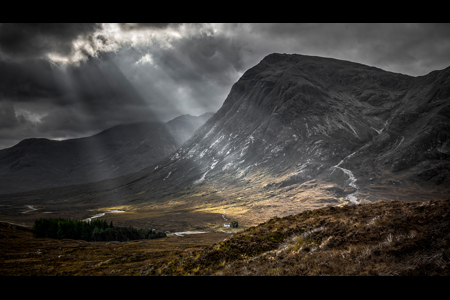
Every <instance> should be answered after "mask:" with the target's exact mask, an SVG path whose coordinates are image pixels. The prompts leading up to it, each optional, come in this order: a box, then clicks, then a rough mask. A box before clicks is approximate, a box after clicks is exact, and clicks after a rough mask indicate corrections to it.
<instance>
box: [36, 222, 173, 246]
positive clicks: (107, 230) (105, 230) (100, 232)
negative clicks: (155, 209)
mask: <svg viewBox="0 0 450 300" xmlns="http://www.w3.org/2000/svg"><path fill="white" fill-rule="evenodd" d="M33 233H34V237H37V238H39V237H44V238H54V239H76V240H86V241H95V242H97V241H122V242H124V241H129V240H141V239H156V238H161V237H165V236H166V234H165V233H164V232H155V231H154V230H145V229H136V228H132V227H115V226H113V224H112V222H111V223H110V224H109V225H108V223H107V222H106V221H105V220H91V221H90V222H85V221H78V220H70V219H63V218H55V219H51V218H41V219H38V220H35V222H34V225H33Z"/></svg>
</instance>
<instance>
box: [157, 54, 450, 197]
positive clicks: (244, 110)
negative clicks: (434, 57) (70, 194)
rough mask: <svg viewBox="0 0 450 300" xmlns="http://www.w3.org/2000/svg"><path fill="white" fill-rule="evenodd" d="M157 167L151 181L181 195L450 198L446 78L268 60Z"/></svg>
mask: <svg viewBox="0 0 450 300" xmlns="http://www.w3.org/2000/svg"><path fill="white" fill-rule="evenodd" d="M160 166H162V167H160V168H158V169H157V170H156V171H155V172H153V173H154V174H155V175H154V177H153V178H155V176H156V178H157V180H159V179H160V177H164V178H165V177H166V176H168V178H167V179H166V182H168V183H170V184H178V185H186V184H191V185H192V184H193V185H195V184H199V183H202V182H204V183H205V184H210V185H214V184H217V185H220V186H227V185H233V184H234V183H237V182H239V181H240V182H243V181H244V182H245V181H247V182H251V184H252V185H260V186H261V187H263V188H266V190H267V189H272V190H273V189H278V190H280V189H281V188H284V187H288V186H291V187H292V188H293V187H297V186H299V185H301V184H303V183H305V182H309V181H311V180H318V181H319V183H320V185H321V186H322V187H323V191H324V192H328V193H332V194H333V195H334V196H335V197H342V196H346V197H347V201H352V202H354V203H359V202H360V201H361V199H366V200H368V201H372V200H376V199H375V197H373V195H374V194H376V192H377V188H379V187H380V186H384V187H387V188H391V187H398V186H404V187H406V186H408V187H414V186H424V185H428V184H431V185H432V186H433V187H437V189H439V190H442V189H445V190H447V191H448V187H449V186H450V176H449V175H450V173H449V171H450V68H447V69H444V70H441V71H434V72H431V73H430V74H428V75H425V76H419V77H411V76H407V75H403V74H396V73H392V72H387V71H384V70H381V69H378V68H375V67H369V66H365V65H361V64H357V63H352V62H347V61H340V60H336V59H330V58H321V57H311V56H303V55H287V54H272V55H269V56H267V57H266V58H264V59H263V60H262V61H261V62H260V63H259V64H258V65H256V66H255V67H253V68H251V69H249V70H248V71H247V72H245V74H244V75H243V76H242V77H241V78H240V79H239V81H238V82H237V83H236V84H235V85H234V86H233V87H232V89H231V92H230V94H229V95H228V97H227V99H226V100H225V102H224V104H223V106H222V108H221V109H220V110H219V111H218V112H217V113H216V114H215V115H214V116H213V117H212V118H211V119H209V120H208V122H207V123H206V124H205V125H204V126H202V127H201V128H200V129H199V130H198V131H197V132H196V134H195V135H194V136H193V137H192V138H191V139H190V140H188V141H187V142H186V143H185V144H184V145H183V146H182V147H181V148H180V149H179V150H178V151H177V152H176V153H175V154H174V155H173V156H171V157H169V158H167V159H166V160H163V161H162V162H161V163H160ZM157 174H160V175H159V176H157ZM169 174H170V176H169ZM444 193H445V192H444ZM371 195H372V197H371ZM330 199H331V200H330V201H331V202H333V200H332V198H330ZM330 204H333V203H330Z"/></svg>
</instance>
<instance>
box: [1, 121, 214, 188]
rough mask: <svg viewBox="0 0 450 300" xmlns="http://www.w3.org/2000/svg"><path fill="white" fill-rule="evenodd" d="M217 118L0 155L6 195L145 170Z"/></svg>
mask: <svg viewBox="0 0 450 300" xmlns="http://www.w3.org/2000/svg"><path fill="white" fill-rule="evenodd" d="M212 115H213V114H212V113H206V114H203V115H201V116H198V117H194V116H190V115H182V116H179V117H177V118H175V119H173V120H171V121H168V122H167V123H158V122H140V123H133V124H126V125H118V126H115V127H113V128H110V129H107V130H105V131H102V132H100V133H98V134H96V135H94V136H91V137H86V138H78V139H70V140H63V141H54V140H48V139H43V138H31V139H26V140H23V141H21V142H20V143H18V144H17V145H15V146H13V147H11V148H7V149H3V150H0V194H6V193H15V192H22V191H29V190H35V189H41V188H49V187H57V186H63V185H71V184H79V183H87V182H94V181H99V180H103V179H106V178H114V177H117V176H122V175H125V174H129V173H133V172H136V171H139V170H141V169H143V168H146V167H148V166H150V165H152V164H154V163H155V162H157V161H159V160H161V159H162V158H164V157H166V156H167V155H169V154H171V153H173V152H174V151H175V150H177V149H178V148H179V147H180V146H181V144H183V142H185V141H186V140H187V139H188V138H190V137H191V136H192V135H193V134H194V132H195V130H197V129H198V128H199V127H200V126H201V125H203V123H205V122H206V121H207V120H208V119H209V118H210V117H211V116H212Z"/></svg>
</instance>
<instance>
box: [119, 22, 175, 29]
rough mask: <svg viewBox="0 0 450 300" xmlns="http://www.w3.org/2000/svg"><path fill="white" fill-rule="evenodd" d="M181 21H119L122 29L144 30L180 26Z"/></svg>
mask: <svg viewBox="0 0 450 300" xmlns="http://www.w3.org/2000/svg"><path fill="white" fill-rule="evenodd" d="M180 24H181V23H119V26H120V29H122V30H124V31H129V30H143V29H166V28H168V27H178V26H179V25H180Z"/></svg>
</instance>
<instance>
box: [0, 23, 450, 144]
mask: <svg viewBox="0 0 450 300" xmlns="http://www.w3.org/2000/svg"><path fill="white" fill-rule="evenodd" d="M271 53H297V54H303V55H313V56H322V57H331V58H336V59H343V60H348V61H353V62H358V63H362V64H366V65H370V66H375V67H378V68H381V69H384V70H386V71H391V72H398V73H403V74H407V75H411V76H421V75H426V74H428V73H429V72H431V71H434V70H441V69H444V68H446V67H448V66H450V24H443V23H437V24H435V23H408V24H406V23H395V24H384V23H372V24H368V23H363V24H358V23H350V24H345V23H338V24H332V23H315V24H312V23H294V24H292V23H271V24H269V23H256V24H252V23H225V24H219V23H195V24H194V23H184V24H183V23H106V24H104V23H63V24H57V23H45V24H44V23H31V24H30V23H27V24H25V23H13V24H10V23H2V24H0V149H3V148H8V147H12V146H14V145H15V144H17V143H18V142H20V141H21V140H23V139H26V138H48V139H55V140H63V139H69V138H78V137H84V136H90V135H93V134H96V133H98V132H100V131H102V130H105V129H107V128H110V127H113V126H115V125H119V124H126V123H134V122H140V121H161V122H167V121H169V120H171V119H173V118H175V117H177V116H179V115H182V114H190V115H193V116H198V115H201V114H203V113H206V112H216V111H217V110H218V109H219V108H220V107H221V106H222V104H223V102H224V100H225V99H226V97H227V95H228V93H229V92H230V89H231V87H232V85H233V84H234V83H235V82H236V81H237V80H238V79H239V78H240V76H242V74H243V73H244V72H245V71H246V70H248V69H249V68H251V67H253V66H254V65H256V64H258V63H259V62H260V61H261V60H262V59H263V58H264V57H265V56H267V55H269V54H271Z"/></svg>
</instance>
